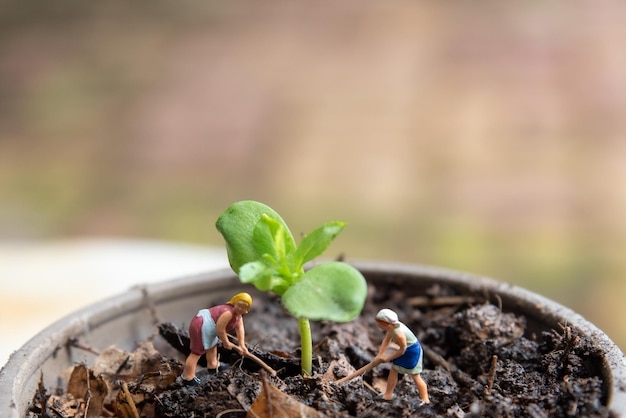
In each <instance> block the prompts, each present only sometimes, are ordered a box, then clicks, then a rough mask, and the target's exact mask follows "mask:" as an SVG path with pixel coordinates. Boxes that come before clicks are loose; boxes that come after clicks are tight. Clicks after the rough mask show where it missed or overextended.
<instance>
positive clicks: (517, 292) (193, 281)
mask: <svg viewBox="0 0 626 418" xmlns="http://www.w3.org/2000/svg"><path fill="white" fill-rule="evenodd" d="M351 264H353V265H354V266H355V267H356V268H358V269H359V270H360V271H361V272H362V273H363V275H364V276H365V277H366V279H367V280H368V281H372V282H376V281H379V280H382V279H384V278H387V277H390V276H392V277H394V278H396V279H402V280H404V279H405V280H406V284H407V286H411V287H412V288H413V290H415V289H422V288H423V289H426V288H427V287H429V286H431V285H432V284H434V283H437V282H439V283H445V284H447V285H449V286H451V287H453V288H455V289H456V290H457V291H458V292H459V293H462V294H476V293H478V294H485V293H489V294H491V295H498V297H499V298H500V299H501V300H502V307H503V310H505V311H511V312H516V313H519V314H523V315H525V316H526V317H527V320H528V325H529V328H530V329H536V330H547V329H558V327H559V324H568V325H569V326H572V327H574V328H576V329H577V330H578V331H579V332H580V333H582V334H584V335H587V336H590V337H592V339H593V340H594V341H595V342H596V344H597V345H598V347H600V348H601V349H602V351H603V352H604V358H603V364H602V365H601V369H602V371H601V373H602V376H603V380H604V382H605V385H606V391H607V399H608V401H607V403H608V405H609V407H610V410H611V412H612V413H613V414H614V415H615V416H624V417H626V358H625V357H624V354H623V353H622V352H621V350H620V349H619V348H618V347H617V345H616V344H615V343H614V342H613V341H611V339H610V338H609V337H608V336H607V335H606V334H604V333H603V332H602V331H601V330H599V329H598V328H597V327H596V326H594V325H593V324H591V323H590V322H589V321H587V320H585V319H584V318H583V317H582V316H580V315H578V314H576V313H575V312H573V311H571V310H570V309H568V308H565V307H564V306H562V305H560V304H557V303H555V302H553V301H551V300H549V299H547V298H545V297H542V296H540V295H537V294H535V293H532V292H529V291H527V290H524V289H522V288H519V287H516V286H512V285H510V284H507V283H503V282H498V281H495V280H492V279H488V278H484V277H479V276H475V275H470V274H465V273H460V272H455V271H450V270H445V269H441V268H434V267H428V266H422V265H413V264H401V263H385V262H378V261H357V262H352V263H351ZM241 286H243V285H242V284H241V283H240V282H239V280H238V279H237V277H236V276H235V275H234V274H233V272H232V271H231V270H229V269H225V270H218V271H213V272H208V273H205V274H200V275H195V276H190V277H184V278H179V279H175V280H170V281H166V282H161V283H156V284H150V285H147V286H145V287H137V288H133V289H130V290H129V291H128V292H125V293H123V294H121V295H119V296H115V297H112V298H109V299H106V300H103V301H101V302H98V303H96V304H93V305H91V306H89V307H86V308H84V309H82V310H80V311H77V312H75V313H74V314H72V315H69V316H67V317H65V318H63V319H61V320H59V321H58V322H56V323H54V324H53V325H51V326H50V327H48V328H46V329H45V330H43V331H42V332H40V333H39V334H37V335H36V336H34V337H33V338H32V339H31V340H30V341H28V342H27V343H26V344H25V345H24V346H22V347H21V348H20V349H19V350H17V351H16V352H15V353H13V355H12V356H11V357H10V359H9V361H8V362H7V364H6V365H5V366H4V368H3V369H2V371H1V372H0V387H1V388H2V393H0V416H3V417H11V418H13V417H24V416H26V414H27V411H28V405H29V402H30V401H31V399H32V397H33V395H34V393H35V391H36V389H37V385H38V384H39V381H40V379H41V376H42V373H43V379H44V384H45V385H46V386H50V387H54V386H56V385H57V377H58V376H60V375H61V373H62V372H63V371H64V370H65V369H67V368H68V367H69V366H71V365H72V364H74V363H76V362H87V363H89V361H90V360H93V358H90V356H91V355H90V354H88V353H86V352H85V351H84V350H77V349H73V348H71V347H68V345H67V344H66V343H67V341H68V339H71V338H80V341H81V343H82V344H86V345H90V346H93V347H107V346H110V345H116V346H117V347H119V348H121V349H127V350H132V349H133V348H134V345H135V343H136V342H138V341H141V340H143V339H145V338H148V337H149V336H150V335H151V334H152V333H153V332H154V326H155V324H154V322H153V316H152V315H151V314H150V311H151V309H153V308H156V311H158V315H159V317H160V318H161V319H163V320H166V321H171V322H181V323H182V322H185V321H186V320H188V318H187V316H188V314H189V310H190V309H193V308H195V307H197V306H203V305H204V304H205V301H206V299H207V297H208V295H210V296H211V297H212V298H215V297H217V298H220V297H223V298H226V297H228V296H230V295H231V293H232V292H233V289H235V288H237V287H241Z"/></svg>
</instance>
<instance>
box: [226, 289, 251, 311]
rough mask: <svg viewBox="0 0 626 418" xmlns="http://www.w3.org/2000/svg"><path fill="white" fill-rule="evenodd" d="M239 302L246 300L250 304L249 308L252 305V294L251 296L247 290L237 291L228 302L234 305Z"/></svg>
mask: <svg viewBox="0 0 626 418" xmlns="http://www.w3.org/2000/svg"><path fill="white" fill-rule="evenodd" d="M237 302H246V303H247V304H248V308H251V307H252V296H250V295H249V294H248V293H246V292H241V293H237V294H236V295H235V296H233V297H232V298H230V300H229V301H228V302H226V303H227V304H229V305H234V304H235V303H237Z"/></svg>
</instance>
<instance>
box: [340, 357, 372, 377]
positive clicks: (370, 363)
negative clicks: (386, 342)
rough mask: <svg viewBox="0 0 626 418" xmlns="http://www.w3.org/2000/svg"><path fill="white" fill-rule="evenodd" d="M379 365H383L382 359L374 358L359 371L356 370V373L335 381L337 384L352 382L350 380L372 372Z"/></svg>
mask: <svg viewBox="0 0 626 418" xmlns="http://www.w3.org/2000/svg"><path fill="white" fill-rule="evenodd" d="M381 363H383V359H382V358H379V357H376V358H375V359H374V360H372V361H370V362H369V363H367V364H366V365H365V366H363V367H361V368H360V369H359V370H357V371H356V372H354V373H352V374H351V375H349V376H346V377H343V378H341V379H339V380H337V383H346V382H347V381H349V380H352V379H354V378H356V377H359V376H361V375H362V374H365V373H367V372H369V371H370V370H372V369H373V368H374V367H376V366H378V365H379V364H381Z"/></svg>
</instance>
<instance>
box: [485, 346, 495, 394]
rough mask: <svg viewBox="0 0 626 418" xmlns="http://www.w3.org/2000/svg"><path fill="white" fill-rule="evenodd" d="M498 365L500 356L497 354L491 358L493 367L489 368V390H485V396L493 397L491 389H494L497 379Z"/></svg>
mask: <svg viewBox="0 0 626 418" xmlns="http://www.w3.org/2000/svg"><path fill="white" fill-rule="evenodd" d="M497 365H498V356H496V355H495V354H494V355H493V356H491V367H490V368H489V378H488V380H487V388H486V389H485V395H491V389H493V381H494V379H495V377H496V366H497Z"/></svg>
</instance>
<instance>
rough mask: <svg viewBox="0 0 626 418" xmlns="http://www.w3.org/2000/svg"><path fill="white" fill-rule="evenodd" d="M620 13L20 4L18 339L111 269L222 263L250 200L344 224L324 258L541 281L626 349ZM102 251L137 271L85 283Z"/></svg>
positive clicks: (4, 171)
mask: <svg viewBox="0 0 626 418" xmlns="http://www.w3.org/2000/svg"><path fill="white" fill-rule="evenodd" d="M625 21H626V6H625V5H624V3H622V2H619V1H598V2H586V3H583V2H563V3H554V2H547V3H546V2H518V3H517V4H506V5H504V4H502V3H501V2H497V1H483V2H480V3H475V2H414V1H411V2H384V1H372V2H360V1H356V0H347V1H341V2H332V1H322V3H320V2H315V3H306V2H289V1H275V0H272V1H267V2H255V1H234V2H215V1H207V2H149V3H147V2H82V1H65V2H54V3H49V4H48V3H33V2H18V1H15V2H4V4H3V7H2V11H0V242H1V246H0V249H2V251H0V256H1V257H3V258H4V260H1V259H0V264H2V265H4V266H5V268H4V270H0V274H1V275H2V276H3V277H0V280H1V284H0V290H1V291H0V305H2V306H3V307H2V308H1V309H2V323H3V324H4V328H3V329H2V333H3V337H2V338H3V339H5V337H4V335H6V334H14V333H16V332H17V329H18V328H19V329H23V327H22V326H21V325H20V322H19V321H20V319H24V318H27V317H30V316H35V317H38V318H39V319H40V320H43V322H44V323H43V325H41V324H39V323H38V324H37V327H39V328H41V327H42V326H45V325H47V324H48V323H50V322H52V321H53V320H55V319H58V316H59V315H60V314H61V312H59V311H58V310H56V311H55V310H54V307H53V305H54V303H55V302H56V301H58V300H62V301H63V306H64V308H65V309H68V308H69V307H71V306H73V305H72V304H71V303H70V302H68V299H70V300H71V301H73V303H74V304H78V305H79V306H81V305H83V304H84V303H86V302H88V301H90V300H91V299H90V298H95V300H98V299H99V298H100V297H101V296H102V295H103V294H108V293H110V292H111V290H112V287H111V286H113V282H114V281H115V280H114V278H119V277H122V278H123V280H121V282H122V285H126V284H129V283H132V282H133V277H134V278H135V279H137V278H142V280H143V279H145V278H147V276H146V274H145V273H146V272H147V271H153V270H155V266H156V267H158V268H156V270H158V272H155V273H154V274H152V275H150V278H151V279H153V278H155V277H158V278H159V279H160V278H163V277H164V276H167V275H174V274H175V273H178V272H183V273H188V272H193V271H196V270H198V269H203V268H209V267H211V266H214V265H223V264H224V255H223V251H222V248H223V241H222V238H221V236H220V235H219V234H218V233H217V231H216V230H215V228H214V222H215V219H216V218H217V216H218V215H219V214H220V213H221V212H222V211H223V210H224V209H225V208H226V207H227V206H228V205H229V204H231V203H232V202H234V201H236V200H241V199H255V200H259V201H262V202H264V203H266V204H268V205H269V206H271V207H273V208H274V209H275V210H277V211H278V212H279V213H280V214H281V215H282V216H283V218H284V219H285V220H286V221H287V223H288V224H289V225H290V226H291V228H292V231H293V232H294V234H295V235H300V234H302V233H307V232H309V231H310V230H312V229H313V228H314V227H315V226H317V225H319V224H321V223H323V222H325V221H328V220H343V221H346V222H347V224H348V225H347V227H346V228H345V230H344V231H343V232H342V234H341V235H340V236H339V238H338V239H337V240H336V241H335V242H334V243H333V244H332V246H331V247H330V248H329V251H328V252H327V253H326V254H327V255H328V256H329V257H335V256H337V255H339V254H344V255H345V256H346V257H347V258H348V259H351V258H352V259H356V258H368V259H383V260H396V261H403V262H412V263H423V264H432V265H437V266H441V267H446V268H450V269H455V270H462V271H466V272H470V273H475V274H479V275H484V276H489V277H493V278H497V279H499V280H503V281H506V282H510V283H513V284H516V285H519V286H523V287H526V288H528V289H530V290H532V291H535V292H537V293H541V294H543V295H545V296H547V297H549V298H551V299H554V300H556V301H558V302H560V303H562V304H564V305H566V306H568V307H570V308H572V309H574V310H575V311H577V312H579V313H580V314H582V315H583V316H585V317H586V318H587V319H589V320H591V321H592V322H593V323H595V324H596V325H598V326H599V327H600V328H601V329H603V330H604V331H605V332H607V333H608V334H609V336H610V337H611V338H612V339H613V340H614V341H616V342H617V343H618V345H620V346H621V347H622V349H625V348H626V328H625V327H624V325H623V318H624V317H625V316H626V304H624V296H625V295H626V280H625V275H626V257H625V251H624V247H625V243H626V223H625V222H624V213H626V163H625V157H626V141H625V138H624V137H625V134H626V118H625V117H624V116H625V115H624V109H626V77H625V76H624V68H626V53H625V52H624V44H625V42H626V25H624V24H623V23H624V22H625ZM103 243H104V244H105V245H103ZM155 245H156V246H159V249H160V250H159V251H156V252H154V251H153V252H150V251H148V252H146V251H144V250H145V248H146V246H148V248H150V249H152V250H154V249H155V248H156V247H154V246H155ZM68 246H69V247H71V248H72V251H70V252H68V251H65V252H63V250H67V248H68ZM94 246H95V247H94ZM59 248H61V253H59V251H58V249H59ZM94 248H96V249H97V251H96V250H94ZM55 251H56V252H55ZM90 251H96V253H97V254H99V255H102V254H107V255H110V254H114V255H119V257H113V256H110V257H105V260H104V261H99V262H97V263H95V264H93V263H92V269H91V270H88V271H87V273H86V272H85V270H81V269H80V268H77V267H76V265H78V264H79V263H81V261H85V259H89V257H90V255H89V254H91V255H93V254H94V253H93V252H90ZM182 254H184V255H182ZM181 257H182V258H181ZM59 260H62V262H63V263H65V264H64V268H65V270H63V269H61V270H60V271H61V273H58V272H59V270H58V269H57V270H54V269H55V264H54V263H55V262H56V263H58V262H59ZM132 260H134V261H132ZM129 263H130V264H129ZM159 263H161V264H159ZM18 264H20V265H23V266H29V268H31V270H29V269H28V268H26V267H24V268H23V269H20V268H19V265H18ZM166 264H167V266H166ZM7 265H8V266H10V267H6V266H7ZM35 265H36V266H37V269H38V270H37V274H35V273H33V271H32V268H33V267H34V266H35ZM112 265H113V266H116V267H117V268H118V269H117V270H115V271H109V270H106V269H104V268H102V267H103V266H109V267H110V266H112ZM130 265H133V266H134V268H133V269H132V270H130V268H129V266H130ZM172 266H174V267H173V268H172ZM52 270H54V271H55V272H56V273H55V274H51V273H50V272H51V271H52ZM94 271H97V272H98V274H93V272H94ZM68 272H71V273H74V274H75V275H80V281H78V280H75V281H72V282H69V284H68V282H67V281H65V282H64V281H63V280H64V279H66V278H67V276H68V274H70V273H68ZM103 272H108V273H107V274H109V275H110V276H106V275H105V274H103ZM129 273H132V275H133V276H132V277H125V276H123V274H127V275H128V274H129ZM142 273H144V274H142ZM27 275H29V276H28V277H25V276H27ZM120 275H122V276H120ZM113 276H114V277H113ZM109 277H110V278H109ZM170 277H172V276H170ZM25 283H26V284H25ZM77 283H81V284H82V285H81V286H82V287H81V286H79V285H78V284H77ZM116 289H117V288H115V290H116ZM86 294H88V295H86ZM63 295H65V297H64V296H63ZM3 297H4V299H5V300H3V301H2V299H3ZM42 317H43V318H42ZM9 325H10V327H9ZM40 325H41V326H40ZM36 331H38V329H35V330H34V331H31V330H28V333H29V334H31V335H32V334H33V333H34V332H36ZM18 346H19V345H18ZM18 346H15V347H13V349H15V348H17V347H18Z"/></svg>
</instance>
